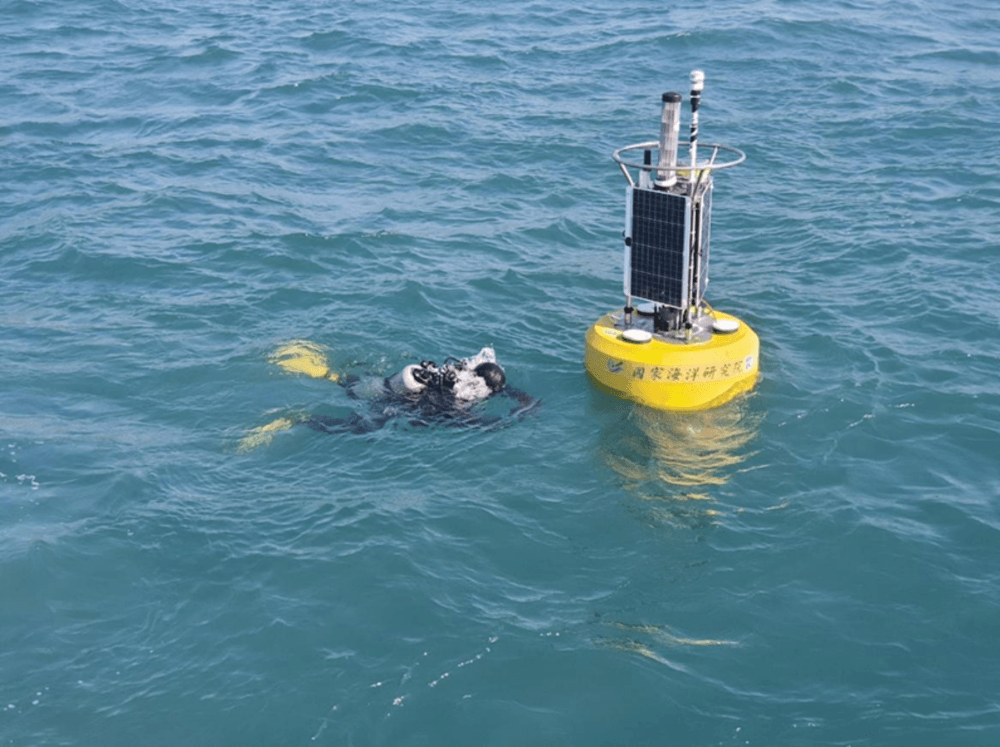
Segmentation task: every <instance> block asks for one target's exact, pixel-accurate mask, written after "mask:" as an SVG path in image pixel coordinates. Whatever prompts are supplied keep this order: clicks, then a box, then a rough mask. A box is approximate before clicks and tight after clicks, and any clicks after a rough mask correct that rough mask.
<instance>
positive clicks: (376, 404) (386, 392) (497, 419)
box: [304, 376, 539, 433]
mask: <svg viewBox="0 0 1000 747" xmlns="http://www.w3.org/2000/svg"><path fill="white" fill-rule="evenodd" d="M360 381H361V379H360V378H359V377H357V376H347V377H345V378H343V379H341V381H340V382H339V383H340V385H341V386H343V387H344V389H345V390H346V391H347V396H349V397H350V398H351V399H356V400H361V399H362V398H361V397H360V396H358V394H357V392H356V389H357V387H358V384H359V383H360ZM496 397H507V398H509V399H512V400H514V401H515V403H516V404H515V406H514V407H513V408H512V409H511V411H510V412H509V413H508V414H507V415H506V416H503V417H501V416H497V415H485V414H482V413H477V412H474V411H473V409H474V408H475V406H476V405H478V404H480V403H481V402H483V401H485V400H480V401H479V402H465V401H461V400H459V399H458V398H457V397H456V396H455V394H454V392H452V391H451V390H450V389H448V388H445V387H428V388H427V389H425V390H424V391H422V392H420V393H416V394H411V393H407V394H400V393H398V392H396V391H394V390H393V389H392V387H391V386H390V385H389V380H388V379H385V380H384V381H383V384H382V390H381V392H379V394H378V395H377V396H376V397H374V398H373V399H370V400H369V402H370V408H369V411H368V412H367V413H360V412H355V413H352V414H351V415H350V416H349V417H346V418H335V417H331V416H329V415H310V416H309V417H308V418H307V419H306V420H305V421H304V422H305V424H306V425H308V426H309V427H310V428H312V429H313V430H316V431H321V432H323V433H345V432H346V433H371V432H373V431H377V430H379V429H380V428H383V427H385V425H386V424H388V423H389V422H391V421H393V420H398V419H405V420H406V421H407V422H408V423H409V424H410V425H411V426H415V427H428V426H432V425H444V426H452V427H454V426H459V427H462V426H464V427H480V428H484V427H500V426H502V425H504V424H505V423H507V422H510V421H511V420H514V419H516V420H520V419H521V418H523V417H524V416H525V415H527V414H528V413H529V412H531V411H533V410H534V409H535V408H536V407H537V406H538V404H539V400H536V399H534V398H533V397H531V396H529V395H528V394H526V393H525V392H522V391H519V390H517V389H512V388H510V387H507V386H504V387H503V388H502V389H500V390H499V391H495V392H493V393H492V394H490V395H489V397H487V398H486V399H494V398H496Z"/></svg>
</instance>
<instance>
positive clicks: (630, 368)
mask: <svg viewBox="0 0 1000 747" xmlns="http://www.w3.org/2000/svg"><path fill="white" fill-rule="evenodd" d="M712 316H713V318H714V319H716V320H725V321H723V325H724V324H725V323H726V322H728V323H729V326H732V322H736V323H737V324H738V327H737V329H736V331H734V332H725V333H713V334H711V335H710V336H709V337H708V339H706V340H704V341H697V340H694V341H691V342H684V341H680V340H673V339H671V338H669V337H665V336H663V335H660V334H654V335H635V338H637V340H636V341H630V340H628V339H625V338H624V337H623V336H622V334H623V330H622V324H621V312H619V313H617V314H615V313H611V314H606V315H605V316H603V317H601V318H600V319H598V320H597V321H596V322H595V323H594V325H593V326H592V327H591V328H590V329H589V330H587V341H586V348H587V349H586V356H585V363H584V365H585V366H586V368H587V373H588V374H589V375H590V378H591V380H592V381H593V382H594V383H595V384H596V385H597V387H598V388H599V389H602V390H604V391H605V392H607V393H608V394H613V395H614V396H616V397H621V398H623V399H628V400H632V401H633V402H638V403H639V404H641V405H645V406H646V407H652V408H654V409H657V410H678V411H690V410H706V409H708V408H710V407H717V406H719V405H721V404H724V403H725V402H728V401H729V400H731V399H733V398H734V397H736V396H737V395H739V394H742V393H743V392H745V391H748V390H749V389H752V388H753V385H754V384H755V383H756V381H757V375H758V372H759V366H758V363H759V361H758V357H759V354H760V340H759V339H758V337H757V334H756V333H755V332H754V331H753V330H752V329H750V327H749V326H748V325H747V324H745V323H743V322H742V321H741V320H739V319H737V318H736V317H734V316H731V315H729V314H724V313H722V312H720V311H713V312H712ZM723 325H719V326H723Z"/></svg>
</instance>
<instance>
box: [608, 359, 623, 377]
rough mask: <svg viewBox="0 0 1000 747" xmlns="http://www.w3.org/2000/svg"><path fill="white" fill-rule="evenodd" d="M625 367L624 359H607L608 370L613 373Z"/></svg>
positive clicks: (617, 372) (619, 371)
mask: <svg viewBox="0 0 1000 747" xmlns="http://www.w3.org/2000/svg"><path fill="white" fill-rule="evenodd" d="M624 369H625V361H612V360H609V361H608V370H609V371H610V372H611V373H613V374H620V373H621V372H622V371H623V370H624Z"/></svg>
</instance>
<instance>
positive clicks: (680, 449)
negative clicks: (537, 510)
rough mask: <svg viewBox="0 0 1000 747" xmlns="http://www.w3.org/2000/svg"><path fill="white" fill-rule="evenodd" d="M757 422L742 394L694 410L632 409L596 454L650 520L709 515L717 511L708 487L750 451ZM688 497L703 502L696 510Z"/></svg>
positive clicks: (727, 475)
mask: <svg viewBox="0 0 1000 747" xmlns="http://www.w3.org/2000/svg"><path fill="white" fill-rule="evenodd" d="M762 420H763V416H762V415H761V414H760V413H759V412H757V411H755V410H754V409H753V408H752V407H751V406H750V404H749V400H748V399H747V398H743V399H740V400H737V401H734V402H730V403H728V404H726V405H723V406H722V407H717V408H715V409H712V410H703V411H699V412H686V413H679V412H669V411H663V410H652V409H649V408H645V407H634V408H633V409H632V410H631V411H630V413H629V415H628V417H627V418H625V419H624V420H622V421H620V422H619V423H617V424H616V425H615V427H613V428H611V429H609V430H607V431H605V432H604V434H603V437H602V445H603V448H602V450H601V454H602V457H603V459H604V461H605V463H606V464H607V465H608V466H609V467H611V469H613V470H614V471H615V472H616V473H617V474H618V475H619V476H620V477H621V479H622V486H623V487H624V488H625V490H626V491H628V492H629V493H630V494H631V495H633V496H635V497H637V498H639V499H641V500H643V501H645V502H647V505H649V506H650V509H651V510H653V511H654V513H655V514H656V517H655V518H658V519H669V518H671V517H674V518H677V517H678V515H679V514H684V515H688V516H689V518H696V517H690V514H691V512H694V513H695V514H697V518H711V517H714V516H716V515H717V514H718V510H717V509H716V508H714V507H713V506H712V504H713V503H714V500H715V499H714V496H713V495H712V493H713V492H714V491H713V490H712V488H717V487H719V486H722V485H725V484H726V483H727V482H728V481H729V480H730V479H731V478H732V476H733V475H734V474H735V473H736V472H737V471H738V468H739V466H740V465H741V464H742V463H743V462H745V461H746V460H747V459H749V458H750V457H752V456H753V455H754V453H755V451H754V449H753V441H754V440H755V439H756V437H757V434H758V432H759V430H760V424H761V421H762ZM691 501H699V502H703V503H701V504H700V505H698V507H697V508H695V506H694V505H692V504H691V503H690V502H691ZM683 504H687V505H686V506H685V505H683ZM656 505H658V507H659V508H658V509H657V508H656Z"/></svg>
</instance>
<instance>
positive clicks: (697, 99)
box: [689, 70, 705, 199]
mask: <svg viewBox="0 0 1000 747" xmlns="http://www.w3.org/2000/svg"><path fill="white" fill-rule="evenodd" d="M704 88H705V73H703V72H702V71H701V70H692V71H691V174H690V176H689V178H690V180H691V198H692V199H694V196H695V187H697V184H698V172H697V171H696V170H695V169H696V167H697V165H698V107H699V106H700V104H701V92H702V91H703V90H704Z"/></svg>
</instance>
